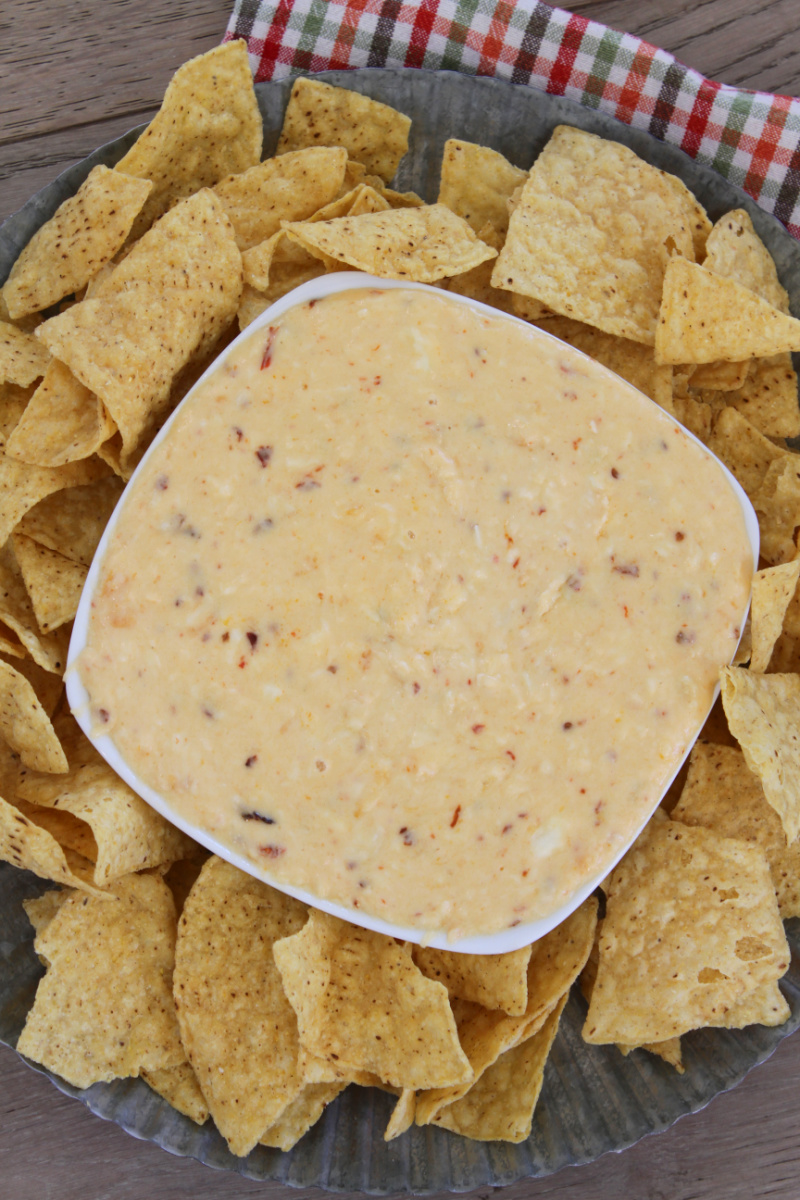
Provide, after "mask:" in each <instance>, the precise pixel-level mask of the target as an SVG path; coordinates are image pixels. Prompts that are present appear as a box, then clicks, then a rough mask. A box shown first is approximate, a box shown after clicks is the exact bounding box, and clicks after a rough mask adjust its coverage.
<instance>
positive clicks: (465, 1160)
mask: <svg viewBox="0 0 800 1200" xmlns="http://www.w3.org/2000/svg"><path fill="white" fill-rule="evenodd" d="M319 78H321V79H323V80H325V81H327V82H329V83H333V84H338V85H340V86H344V87H348V88H352V89H354V90H356V91H360V92H363V93H364V94H366V95H369V96H372V97H374V98H375V99H378V100H382V101H385V102H386V103H387V104H391V105H393V106H394V107H396V108H399V109H401V110H402V111H403V112H405V113H407V114H408V115H409V116H410V117H411V118H412V122H413V124H412V128H411V142H410V148H409V154H408V155H407V157H406V159H405V160H404V161H403V163H402V164H401V167H400V171H399V173H398V178H397V186H398V187H400V188H401V189H403V190H407V189H413V190H414V191H416V192H418V193H419V194H420V195H421V196H423V197H424V198H425V199H426V200H427V201H433V200H435V199H436V194H437V191H438V185H439V164H440V162H441V156H442V148H443V146H444V143H445V141H446V140H447V138H449V137H460V138H464V139H465V140H467V141H473V142H479V143H482V144H484V145H488V146H491V147H493V148H494V149H495V150H499V151H500V152H501V153H502V154H504V155H505V156H506V157H507V158H509V159H510V160H511V161H512V162H513V163H515V164H516V165H517V166H520V167H523V168H526V169H527V168H528V167H529V166H530V165H531V163H532V162H533V160H534V158H535V157H536V155H537V154H538V153H539V151H540V150H541V148H542V147H543V146H544V144H545V142H546V141H547V139H548V138H549V136H550V134H551V132H552V130H553V129H554V128H555V126H556V125H559V124H569V125H574V126H578V127H580V128H582V129H586V130H588V131H589V132H591V133H596V134H599V135H602V136H604V137H608V138H612V139H614V140H615V141H618V142H622V143H623V144H625V145H627V146H630V147H631V149H632V150H634V151H636V153H637V154H639V155H640V156H641V157H642V158H644V159H646V160H647V161H648V162H650V163H652V164H653V165H655V166H657V167H660V168H662V169H664V170H667V171H670V172H671V173H672V174H675V175H678V176H679V177H680V178H681V179H682V180H683V181H684V183H686V184H687V186H688V187H689V188H690V189H691V190H692V191H693V192H694V194H695V195H696V196H697V198H698V199H699V200H700V202H701V203H702V204H703V205H704V207H705V208H706V210H707V212H708V214H709V216H710V217H711V219H712V220H716V219H717V218H718V217H720V216H722V214H723V213H725V212H727V211H729V210H730V209H732V208H746V209H747V211H748V212H749V214H750V216H751V217H752V219H753V224H754V225H755V228H756V230H757V231H758V233H759V235H760V236H761V238H762V239H763V240H764V242H765V243H766V244H767V246H768V247H769V249H770V251H771V253H772V254H773V256H774V258H775V261H776V263H777V266H778V271H779V274H780V277H781V282H782V283H783V285H784V287H786V288H787V290H788V292H789V296H790V299H791V306H792V311H793V312H794V313H795V314H796V315H800V244H798V243H797V242H795V241H794V240H793V239H792V238H791V237H790V236H789V234H788V233H787V232H786V230H785V229H784V228H783V227H782V226H781V225H780V224H779V223H778V222H777V221H776V220H774V218H772V217H770V216H768V215H767V214H765V213H763V212H762V211H761V210H760V209H759V208H758V207H757V205H756V204H755V203H754V202H753V201H752V200H750V198H749V197H747V196H746V195H745V194H744V192H741V191H739V189H738V188H735V187H733V186H732V185H731V184H729V183H727V182H726V181H725V180H724V179H723V178H722V177H721V176H719V175H717V174H715V173H714V172H713V171H711V170H710V169H709V168H706V167H703V166H702V165H700V164H698V163H695V162H694V161H692V160H691V159H690V158H688V157H687V156H686V155H685V154H683V153H682V152H681V151H680V150H677V149H675V148H674V147H672V146H667V145H664V144H663V143H661V142H659V141H657V140H656V139H655V138H653V137H652V136H651V135H650V134H648V133H646V132H644V131H642V130H637V129H632V128H630V127H629V126H627V125H623V124H621V123H620V122H618V121H615V120H614V119H613V118H611V117H607V116H605V115H604V114H602V113H599V112H595V111H592V110H590V109H585V108H581V107H579V106H578V105H576V104H573V103H571V102H570V101H568V100H564V99H561V98H559V97H553V96H547V95H544V94H543V93H541V92H537V91H534V90H533V89H530V88H526V87H521V86H520V87H517V86H514V85H513V84H509V83H505V82H502V81H499V80H493V79H482V78H481V79H476V78H471V77H469V76H465V75H460V74H456V73H451V72H447V71H439V72H426V71H411V70H409V71H403V70H389V69H375V70H359V71H328V72H324V73H323V74H322V75H320V76H319ZM290 88H291V81H290V80H285V81H282V82H276V83H263V84H258V85H257V86H256V92H257V94H258V97H259V103H260V106H261V111H262V115H263V118H264V133H265V137H264V153H265V155H268V154H271V153H272V152H273V151H274V148H275V144H276V142H277V138H278V133H279V131H280V127H281V123H282V120H283V110H284V108H285V105H286V101H287V99H288V95H289V90H290ZM140 131H141V130H140V129H137V130H132V131H131V132H130V133H128V134H126V135H125V136H124V137H122V138H118V139H117V140H116V141H113V142H109V143H108V144H107V145H105V146H102V147H100V148H99V149H98V150H96V151H95V152H94V153H93V154H91V155H90V156H89V157H88V158H86V159H84V160H83V162H81V163H78V164H76V165H75V166H74V167H71V168H70V169H69V170H67V171H65V172H64V173H63V175H60V176H59V177H58V179H56V180H54V181H53V183H51V184H49V185H48V186H47V187H45V188H43V189H42V190H41V191H40V192H38V193H37V194H36V195H35V196H33V197H32V198H31V199H30V200H29V201H28V203H27V204H25V205H24V207H23V208H22V209H20V211H19V212H18V213H15V214H14V216H12V217H10V218H9V219H8V220H7V221H6V222H5V224H4V225H3V226H2V227H0V280H4V279H5V278H6V276H7V275H8V272H9V270H10V269H11V266H12V264H13V262H14V260H15V259H16V257H17V255H18V254H19V252H20V250H21V249H22V247H23V246H24V245H25V244H26V243H27V241H28V240H29V238H30V237H31V236H32V234H33V233H34V232H35V231H36V230H37V229H38V228H39V226H40V225H41V224H42V223H43V222H44V221H46V220H47V219H48V218H49V217H50V216H52V214H53V213H54V212H55V210H56V208H58V206H59V204H61V203H62V201H63V200H65V199H66V198H67V196H70V195H72V194H73V193H74V192H75V190H76V189H77V188H78V187H79V186H80V184H81V183H82V182H83V180H84V179H85V178H86V176H87V175H88V173H89V171H90V170H91V168H92V167H93V166H95V165H96V164H97V163H104V164H106V165H109V166H111V165H113V164H114V163H115V162H117V161H118V160H119V159H120V158H121V157H122V155H123V154H124V153H125V151H126V150H127V149H128V147H129V146H130V145H131V144H132V142H133V141H134V140H135V139H136V137H137V136H138V134H139V132H140ZM49 886H52V885H49V884H47V883H46V882H45V881H44V880H40V879H37V878H36V877H35V876H33V875H31V874H29V873H27V872H23V871H18V870H16V869H15V868H13V867H11V866H8V865H7V864H0V1041H2V1042H4V1043H5V1044H6V1045H9V1046H12V1047H13V1046H15V1045H16V1043H17V1039H18V1038H19V1035H20V1033H21V1031H22V1027H23V1025H24V1023H25V1016H26V1013H27V1012H28V1009H29V1008H30V1006H31V1004H32V1002H33V997H34V994H35V991H36V985H37V983H38V981H39V979H40V978H41V976H42V974H43V968H42V966H41V964H40V962H39V960H38V958H37V956H36V954H35V953H34V950H33V935H32V929H31V926H30V924H29V922H28V919H27V917H26V916H25V913H24V910H23V908H22V901H23V900H24V899H25V898H27V897H29V896H35V895H39V894H41V893H42V892H43V891H46V890H47V889H48V887H49ZM476 886H482V884H481V883H480V882H477V881H476ZM787 935H788V938H789V944H790V946H791V950H792V962H791V966H790V969H789V971H788V973H787V974H786V975H785V976H784V978H783V980H782V981H781V988H782V990H783V993H784V995H785V996H786V999H787V1001H788V1003H789V1006H790V1008H791V1011H792V1015H791V1017H790V1018H789V1020H788V1021H787V1022H786V1024H784V1025H782V1026H780V1027H778V1028H776V1029H768V1028H765V1027H763V1026H750V1027H749V1028H747V1029H742V1030H730V1031H729V1030H722V1029H709V1030H698V1031H696V1032H694V1033H690V1034H687V1035H686V1036H685V1037H684V1038H683V1039H682V1044H683V1058H684V1064H685V1067H686V1071H685V1074H683V1075H678V1074H677V1072H676V1071H675V1070H674V1069H673V1068H672V1067H670V1066H668V1065H667V1064H665V1063H664V1062H662V1061H661V1060H660V1059H658V1058H655V1057H654V1056H652V1055H650V1054H647V1053H646V1052H645V1051H635V1052H634V1053H632V1054H631V1055H629V1056H628V1057H627V1058H623V1057H622V1055H621V1054H620V1053H619V1052H618V1051H617V1050H616V1048H615V1047H613V1046H609V1047H597V1046H588V1045H586V1044H585V1043H584V1042H583V1040H582V1038H581V1036H580V1030H581V1026H582V1025H583V1020H584V1016H585V1012H586V1005H585V1003H584V1001H583V998H582V997H581V995H580V993H579V990H578V989H577V987H576V988H574V989H573V994H572V996H571V998H570V1001H569V1003H568V1005H567V1007H566V1009H565V1011H564V1015H563V1017H562V1019H561V1025H560V1029H559V1033H558V1036H557V1038H556V1041H555V1044H554V1047H553V1050H552V1053H551V1055H550V1058H549V1060H548V1063H547V1067H546V1069H545V1077H544V1087H543V1089H542V1093H541V1097H540V1099H539V1103H538V1105H537V1108H536V1112H535V1114H534V1119H533V1129H532V1132H531V1136H530V1137H529V1138H528V1140H527V1141H525V1142H522V1143H520V1144H519V1145H511V1144H508V1143H503V1142H487V1143H482V1142H471V1141H468V1140H466V1139H465V1138H461V1137H458V1136H455V1135H453V1134H450V1133H447V1132H446V1131H444V1130H440V1129H435V1128H432V1127H425V1128H416V1127H413V1128H412V1129H410V1130H409V1131H408V1132H407V1133H406V1134H404V1135H403V1136H402V1137H400V1138H398V1139H397V1140H395V1141H393V1142H389V1143H386V1142H384V1140H383V1130H384V1128H385V1126H386V1123H387V1121H388V1118H389V1114H390V1112H391V1110H392V1107H393V1105H394V1098H393V1097H391V1096H388V1095H386V1094H384V1093H382V1092H379V1091H377V1090H375V1089H372V1088H370V1089H365V1088H358V1087H350V1088H348V1089H347V1090H346V1091H345V1092H344V1093H343V1094H342V1095H341V1096H340V1097H339V1098H338V1099H337V1100H336V1101H334V1103H333V1104H331V1105H330V1106H329V1107H328V1108H327V1109H326V1111H325V1113H324V1115H323V1117H322V1119H321V1120H320V1121H319V1122H318V1124H317V1125H316V1126H314V1128H313V1129H311V1130H310V1131H309V1132H308V1133H307V1134H306V1136H305V1137H304V1138H303V1139H302V1140H301V1141H300V1142H299V1143H298V1144H297V1146H295V1148H294V1149H293V1150H291V1151H289V1152H288V1153H282V1152H280V1151H278V1150H271V1149H267V1148H266V1147H263V1146H261V1147H258V1148H257V1149H256V1150H254V1151H253V1152H252V1153H251V1154H250V1155H249V1156H248V1157H247V1158H244V1159H239V1158H236V1157H234V1156H233V1155H232V1154H231V1153H230V1152H229V1151H228V1149H227V1146H226V1144H225V1142H224V1140H223V1139H222V1137H221V1136H220V1135H219V1133H218V1132H217V1130H216V1129H215V1128H214V1126H213V1124H212V1123H211V1122H208V1123H207V1124H206V1125H205V1126H202V1127H199V1126H197V1125H195V1124H194V1123H193V1122H192V1121H190V1120H188V1118H186V1117H183V1116H181V1115H180V1114H179V1113H177V1112H175V1110H174V1109H172V1108H171V1107H170V1106H169V1105H168V1104H167V1103H166V1101H164V1100H162V1099H161V1097H160V1096H158V1095H156V1093H155V1092H153V1091H152V1090H151V1089H150V1088H149V1087H148V1086H147V1084H145V1083H144V1082H143V1081H141V1080H138V1079H126V1080H118V1081H116V1082H115V1083H110V1084H100V1083H98V1084H95V1085H94V1086H93V1087H90V1088H87V1089H86V1090H83V1091H81V1090H80V1089H78V1088H74V1087H72V1086H71V1085H70V1084H68V1083H65V1082H64V1080H62V1079H59V1078H58V1077H57V1076H54V1075H52V1074H51V1073H50V1072H48V1071H44V1070H43V1069H41V1068H39V1067H35V1068H34V1069H36V1070H40V1071H41V1073H42V1074H46V1075H48V1076H49V1077H50V1078H51V1079H52V1081H53V1083H54V1084H55V1085H56V1087H58V1088H59V1089H60V1090H61V1091H62V1092H65V1093H66V1094H67V1095H70V1096H75V1097H76V1098H78V1099H79V1100H81V1101H82V1102H83V1103H84V1104H85V1105H87V1107H88V1108H90V1109H91V1111H92V1112H93V1113H96V1114H97V1115H98V1116H100V1117H103V1118H104V1119H106V1120H110V1121H114V1122H116V1124H118V1125H120V1126H121V1127H122V1128H123V1129H125V1130H127V1131H128V1133H131V1134H133V1135H134V1137H139V1138H143V1139H146V1140H148V1141H152V1142H155V1143H156V1144H157V1145H159V1146H162V1147H163V1148H164V1149H165V1150H168V1151H170V1152H171V1153H172V1154H178V1155H186V1156H190V1157H192V1158H196V1159H198V1160H199V1161H201V1162H204V1163H206V1164H208V1165H209V1166H211V1167H216V1168H218V1169H220V1170H225V1171H232V1172H238V1173H239V1174H240V1175H244V1176H246V1177H248V1178H252V1179H272V1180H276V1181H278V1182H280V1183H284V1184H288V1185H290V1186H295V1187H310V1186H317V1187H321V1188H324V1189H326V1190H328V1191H348V1192H349V1191H362V1192H367V1193H370V1194H373V1195H387V1194H393V1193H398V1192H410V1193H414V1194H419V1195H424V1194H428V1193H434V1192H439V1191H444V1190H450V1191H454V1192H466V1191H471V1190H472V1189H474V1188H477V1187H482V1186H485V1185H487V1184H488V1185H494V1186H502V1185H505V1184H510V1183H514V1182H516V1181H517V1180H520V1179H524V1178H527V1177H535V1176H542V1175H547V1174H550V1173H551V1172H553V1171H558V1170H559V1169H560V1168H561V1167H564V1166H568V1165H570V1164H573V1165H574V1164H579V1163H586V1162H591V1161H592V1160H593V1159H595V1158H598V1157H599V1156H600V1155H601V1154H605V1153H606V1152H607V1151H609V1150H616V1151H618V1150H623V1149H625V1148H626V1147H627V1146H630V1145H632V1144H633V1143H634V1142H637V1141H638V1140H639V1139H640V1138H642V1137H644V1136H645V1135H646V1134H648V1133H656V1132H659V1131H661V1130H664V1129H667V1128H668V1127H669V1126H670V1125H672V1124H673V1122H674V1121H676V1120H677V1119H678V1118H679V1117H681V1116H685V1115H686V1114H687V1113H692V1112H697V1111H698V1110H699V1109H701V1108H703V1107H704V1106H705V1105H706V1104H708V1102H709V1101H710V1100H712V1099H713V1098H714V1096H716V1095H718V1094H719V1093H720V1092H724V1091H727V1090H728V1089H729V1088H731V1087H733V1086H735V1084H737V1083H739V1082H740V1080H741V1079H743V1078H744V1076H745V1075H746V1074H747V1072H748V1071H749V1070H750V1069H751V1068H752V1067H754V1066H756V1065H757V1064H758V1063H760V1062H763V1061H764V1060H765V1059H767V1058H769V1056H770V1055H771V1054H772V1052H773V1051H774V1050H775V1048H776V1046H777V1045H778V1043H779V1042H780V1041H782V1039H783V1038H784V1037H786V1036H787V1035H788V1034H790V1033H793V1032H794V1031H795V1029H797V1027H798V1025H800V958H799V957H798V954H799V952H800V920H793V921H790V922H789V923H788V925H787Z"/></svg>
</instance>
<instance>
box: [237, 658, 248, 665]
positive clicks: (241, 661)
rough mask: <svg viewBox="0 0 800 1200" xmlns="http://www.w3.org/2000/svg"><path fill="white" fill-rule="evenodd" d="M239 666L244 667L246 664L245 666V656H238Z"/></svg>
mask: <svg viewBox="0 0 800 1200" xmlns="http://www.w3.org/2000/svg"><path fill="white" fill-rule="evenodd" d="M239 666H240V667H246V666H247V659H245V658H240V659H239Z"/></svg>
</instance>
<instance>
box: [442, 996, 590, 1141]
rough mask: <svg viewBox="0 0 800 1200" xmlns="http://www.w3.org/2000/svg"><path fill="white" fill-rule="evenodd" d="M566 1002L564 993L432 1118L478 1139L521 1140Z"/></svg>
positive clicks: (528, 1128) (527, 1131) (528, 1127)
mask: <svg viewBox="0 0 800 1200" xmlns="http://www.w3.org/2000/svg"><path fill="white" fill-rule="evenodd" d="M566 1002H567V996H566V995H564V996H562V998H561V999H560V1000H559V1001H558V1003H557V1004H556V1006H555V1008H554V1009H553V1010H552V1012H551V1013H550V1014H549V1015H548V1017H547V1018H546V1020H545V1022H544V1024H543V1025H542V1027H541V1029H538V1030H537V1031H536V1033H534V1034H533V1035H532V1036H531V1037H529V1038H526V1039H525V1041H524V1042H520V1044H519V1045H518V1046H513V1047H512V1048H511V1049H510V1050H506V1051H505V1052H504V1053H503V1054H501V1055H500V1057H499V1058H498V1059H497V1060H496V1061H495V1062H493V1063H492V1065H491V1066H490V1067H488V1068H487V1070H486V1071H484V1073H483V1074H482V1075H481V1077H480V1079H478V1080H477V1081H476V1082H475V1083H474V1084H473V1085H472V1087H471V1088H470V1089H469V1091H468V1092H467V1093H466V1095H464V1096H462V1097H461V1099H460V1100H456V1101H455V1102H454V1103H453V1104H450V1105H448V1106H447V1108H444V1109H442V1110H441V1111H440V1112H439V1113H437V1115H436V1116H435V1117H434V1118H433V1124H434V1125H439V1126H440V1127H441V1128H442V1129H450V1130H451V1131H452V1132H453V1133H460V1134H462V1136H464V1137H468V1138H474V1139H475V1140H476V1141H480V1142H495V1141H498V1142H500V1141H502V1142H523V1141H525V1139H526V1138H527V1137H529V1136H530V1132H531V1125H532V1124H533V1112H534V1109H535V1108H536V1102H537V1100H538V1099H539V1093H540V1092H541V1090H542V1084H543V1082H544V1068H545V1063H546V1062H547V1057H548V1055H549V1053H550V1049H551V1047H552V1045H553V1041H554V1040H555V1036H556V1034H557V1032H558V1023H559V1021H560V1019H561V1013H562V1012H563V1010H564V1005H565V1004H566Z"/></svg>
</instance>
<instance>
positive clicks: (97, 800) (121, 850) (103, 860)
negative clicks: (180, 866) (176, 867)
mask: <svg viewBox="0 0 800 1200" xmlns="http://www.w3.org/2000/svg"><path fill="white" fill-rule="evenodd" d="M17 795H18V796H19V797H21V798H22V799H23V800H28V801H30V802H31V803H33V804H38V805H40V806H43V807H46V808H57V809H58V810H59V811H60V812H68V813H71V814H72V815H73V816H75V817H78V818H80V820H82V821H85V822H86V824H87V825H89V827H90V828H91V830H92V833H93V834H94V837H95V841H96V842H97V860H96V865H95V871H94V882H95V883H96V884H97V885H98V887H106V886H107V885H108V884H111V883H113V882H114V880H116V879H119V878H121V877H122V876H124V875H127V874H128V873H129V872H131V871H143V870H146V869H151V868H153V867H158V866H160V865H161V864H162V863H173V862H176V861H177V860H178V859H180V858H183V857H184V856H185V855H186V854H187V853H188V851H189V840H188V839H187V838H186V836H185V835H184V834H183V833H181V832H180V830H178V829H176V828H175V827H174V826H172V825H170V824H169V822H168V821H166V820H165V819H164V817H162V816H161V814H160V813H157V812H156V811H155V809H152V808H151V807H150V805H149V804H146V803H145V802H144V800H142V799H141V798H140V797H139V796H137V795H136V793H135V792H134V791H132V790H131V789H130V788H129V787H128V785H127V784H126V783H124V782H123V781H122V780H121V779H120V778H119V776H118V775H115V774H114V772H113V771H112V769H111V767H109V765H108V764H107V763H106V762H104V761H103V760H102V759H101V758H100V756H99V755H98V754H97V753H96V751H95V752H94V754H93V755H92V757H91V759H90V761H89V762H78V763H75V762H74V760H73V761H72V762H71V763H70V766H69V770H68V771H67V773H66V774H64V775H61V776H59V777H58V778H53V777H52V776H49V775H37V774H33V773H31V774H28V775H27V777H26V778H25V779H24V780H22V782H21V783H20V784H19V787H18V788H17Z"/></svg>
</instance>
